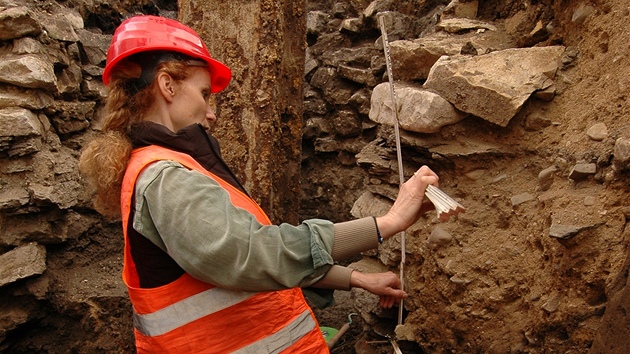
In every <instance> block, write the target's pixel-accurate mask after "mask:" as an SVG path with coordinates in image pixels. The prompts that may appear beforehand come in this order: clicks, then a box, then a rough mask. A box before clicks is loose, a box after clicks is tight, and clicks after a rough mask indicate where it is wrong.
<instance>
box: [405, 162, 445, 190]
mask: <svg viewBox="0 0 630 354" xmlns="http://www.w3.org/2000/svg"><path fill="white" fill-rule="evenodd" d="M411 178H420V181H421V182H422V183H424V184H427V185H428V184H433V185H435V186H437V183H438V181H439V180H440V177H438V175H437V174H436V173H435V172H433V170H431V169H430V168H429V166H426V165H424V166H422V167H420V168H419V169H418V170H417V171H416V172H414V173H413V176H412V177H411Z"/></svg>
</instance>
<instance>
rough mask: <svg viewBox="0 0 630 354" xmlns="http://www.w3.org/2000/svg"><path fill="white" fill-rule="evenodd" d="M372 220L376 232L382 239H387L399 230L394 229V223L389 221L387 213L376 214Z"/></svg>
mask: <svg viewBox="0 0 630 354" xmlns="http://www.w3.org/2000/svg"><path fill="white" fill-rule="evenodd" d="M374 222H375V223H376V225H377V226H376V227H377V232H378V234H379V237H381V238H382V239H383V240H387V239H389V238H391V237H392V236H394V235H395V234H397V233H398V232H400V230H397V229H396V224H395V223H393V222H392V221H391V218H390V217H388V215H383V216H377V217H376V218H374Z"/></svg>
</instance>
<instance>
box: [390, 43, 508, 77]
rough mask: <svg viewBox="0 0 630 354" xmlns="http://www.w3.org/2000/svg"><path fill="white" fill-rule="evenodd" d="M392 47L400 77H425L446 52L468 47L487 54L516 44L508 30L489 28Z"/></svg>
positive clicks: (391, 53) (396, 69)
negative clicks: (491, 29)
mask: <svg viewBox="0 0 630 354" xmlns="http://www.w3.org/2000/svg"><path fill="white" fill-rule="evenodd" d="M389 47H390V49H389V50H390V55H391V58H392V71H393V76H394V78H395V79H396V80H424V79H426V78H427V77H428V75H429V72H430V71H431V68H432V67H433V65H434V64H435V62H437V61H438V59H440V57H442V56H443V55H449V56H451V55H457V54H460V53H462V50H463V48H468V47H470V48H474V51H475V52H476V53H478V54H483V53H486V52H489V51H492V50H502V49H508V48H510V47H513V45H512V40H511V39H510V37H509V36H508V35H507V34H506V33H505V32H503V31H485V32H482V33H464V34H461V35H457V36H453V35H451V34H447V33H445V32H435V33H431V34H429V35H426V36H423V37H421V38H418V39H413V40H399V41H393V42H391V43H390V46H389Z"/></svg>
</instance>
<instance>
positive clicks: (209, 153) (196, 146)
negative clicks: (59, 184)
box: [128, 122, 247, 288]
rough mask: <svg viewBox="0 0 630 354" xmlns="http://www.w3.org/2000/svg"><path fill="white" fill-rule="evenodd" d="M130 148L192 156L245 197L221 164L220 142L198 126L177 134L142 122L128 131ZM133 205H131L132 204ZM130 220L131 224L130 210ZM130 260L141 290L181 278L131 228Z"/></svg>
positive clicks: (155, 248) (172, 263) (157, 250)
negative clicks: (152, 147) (158, 148)
mask: <svg viewBox="0 0 630 354" xmlns="http://www.w3.org/2000/svg"><path fill="white" fill-rule="evenodd" d="M130 137H131V142H132V145H133V148H134V149H135V148H140V147H143V146H148V145H159V146H162V147H165V148H169V149H171V150H175V151H179V152H183V153H186V154H188V155H190V156H192V157H193V158H194V159H195V160H196V161H197V162H199V163H200V164H201V165H202V166H203V167H204V168H206V169H207V170H208V171H210V172H212V173H214V174H215V175H217V176H218V177H220V178H222V179H223V180H225V181H226V182H228V183H230V184H231V185H233V186H235V187H236V188H238V189H240V190H241V191H243V192H244V193H246V194H247V192H246V191H245V189H244V188H243V186H242V185H241V184H240V182H239V181H238V180H237V178H236V176H235V175H234V173H233V172H232V170H230V168H229V167H228V166H227V164H226V163H225V162H224V161H223V158H222V157H221V149H220V147H219V142H218V141H217V139H216V138H214V137H213V136H212V135H209V134H208V133H206V131H205V129H204V128H203V126H201V125H200V124H192V125H189V126H187V127H185V128H183V129H181V130H179V131H178V132H177V133H174V132H173V131H171V130H170V129H168V128H167V127H165V126H163V125H161V124H157V123H153V122H142V123H139V124H136V125H134V126H133V127H132V128H131V134H130ZM132 205H133V204H132ZM131 213H132V214H131V217H130V218H129V220H133V210H132V211H131ZM128 236H129V243H130V245H131V256H132V258H133V260H134V263H135V264H136V270H137V272H138V277H139V278H140V287H141V288H155V287H158V286H162V285H166V284H168V283H170V282H172V281H174V280H176V279H178V278H179V277H181V276H182V275H183V274H184V270H183V269H182V268H181V267H180V266H179V265H178V264H177V263H176V262H175V260H173V258H171V257H170V256H169V255H168V254H167V253H166V252H164V251H162V249H161V248H159V247H158V246H156V245H155V244H153V242H151V241H150V240H149V239H148V238H146V237H144V236H142V235H141V234H140V233H138V232H137V231H136V230H134V229H133V227H132V225H131V224H130V225H129V229H128Z"/></svg>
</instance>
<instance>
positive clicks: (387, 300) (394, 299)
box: [378, 289, 408, 309]
mask: <svg viewBox="0 0 630 354" xmlns="http://www.w3.org/2000/svg"><path fill="white" fill-rule="evenodd" d="M392 290H394V292H393V293H392V294H390V295H381V296H380V297H379V300H378V303H379V305H380V306H381V307H382V308H386V309H389V308H391V307H392V306H394V305H395V304H397V303H399V302H400V300H402V299H405V298H407V297H408V295H407V293H406V292H404V291H402V290H395V289H392Z"/></svg>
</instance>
